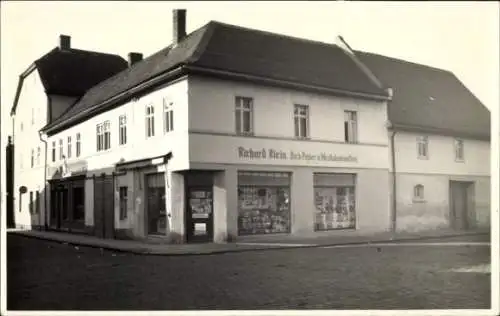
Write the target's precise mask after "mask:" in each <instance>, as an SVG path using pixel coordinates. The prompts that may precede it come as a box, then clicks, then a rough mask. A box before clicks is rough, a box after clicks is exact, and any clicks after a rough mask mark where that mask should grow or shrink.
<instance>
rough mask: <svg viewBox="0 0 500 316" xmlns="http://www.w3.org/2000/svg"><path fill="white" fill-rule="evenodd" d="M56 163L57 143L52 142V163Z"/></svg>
mask: <svg viewBox="0 0 500 316" xmlns="http://www.w3.org/2000/svg"><path fill="white" fill-rule="evenodd" d="M55 161H56V142H55V141H53V142H52V162H55Z"/></svg>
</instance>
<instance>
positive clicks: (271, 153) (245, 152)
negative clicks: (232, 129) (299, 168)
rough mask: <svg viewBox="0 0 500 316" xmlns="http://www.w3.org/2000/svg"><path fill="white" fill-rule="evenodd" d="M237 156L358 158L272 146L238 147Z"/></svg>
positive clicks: (307, 159) (317, 159) (321, 158)
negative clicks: (274, 147)
mask: <svg viewBox="0 0 500 316" xmlns="http://www.w3.org/2000/svg"><path fill="white" fill-rule="evenodd" d="M238 158H240V159H250V160H302V161H344V162H357V161H358V158H357V157H353V156H351V155H347V156H345V155H337V154H333V153H329V152H319V153H310V152H306V151H293V150H290V151H288V152H285V151H282V150H276V149H272V148H262V149H254V148H245V147H241V146H240V147H238Z"/></svg>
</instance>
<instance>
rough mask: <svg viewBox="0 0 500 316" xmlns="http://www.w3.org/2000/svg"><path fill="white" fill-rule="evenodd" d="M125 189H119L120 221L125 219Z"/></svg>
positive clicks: (126, 198)
mask: <svg viewBox="0 0 500 316" xmlns="http://www.w3.org/2000/svg"><path fill="white" fill-rule="evenodd" d="M127 200H128V197H127V187H120V219H121V220H123V219H126V218H127Z"/></svg>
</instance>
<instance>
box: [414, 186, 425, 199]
mask: <svg viewBox="0 0 500 316" xmlns="http://www.w3.org/2000/svg"><path fill="white" fill-rule="evenodd" d="M413 198H414V199H415V200H423V199H424V186H423V185H421V184H417V185H416V186H415V187H414V188H413Z"/></svg>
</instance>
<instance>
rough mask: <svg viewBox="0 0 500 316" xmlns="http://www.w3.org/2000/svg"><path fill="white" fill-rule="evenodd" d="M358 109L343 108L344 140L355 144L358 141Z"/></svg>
mask: <svg viewBox="0 0 500 316" xmlns="http://www.w3.org/2000/svg"><path fill="white" fill-rule="evenodd" d="M358 134H359V131H358V111H354V110H344V142H345V143H348V144H357V143H358V142H359V135H358Z"/></svg>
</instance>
